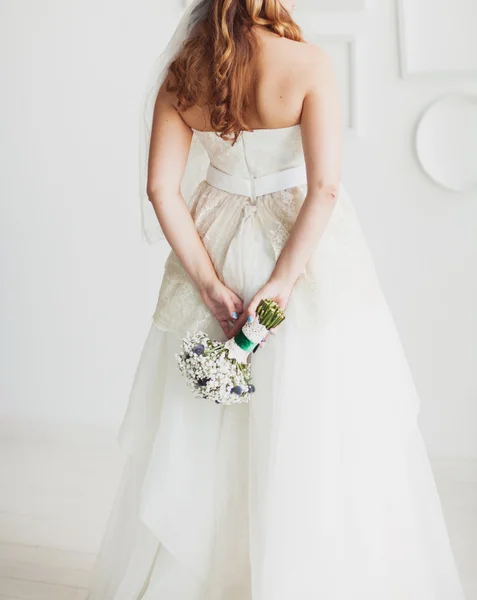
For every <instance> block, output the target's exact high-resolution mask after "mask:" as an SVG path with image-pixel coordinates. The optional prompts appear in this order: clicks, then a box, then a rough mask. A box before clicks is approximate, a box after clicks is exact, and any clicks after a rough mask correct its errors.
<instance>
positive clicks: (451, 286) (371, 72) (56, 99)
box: [0, 0, 477, 458]
mask: <svg viewBox="0 0 477 600" xmlns="http://www.w3.org/2000/svg"><path fill="white" fill-rule="evenodd" d="M375 4H376V6H374V7H373V8H372V9H371V11H369V12H368V13H363V14H358V15H356V16H347V15H341V16H339V17H335V16H333V15H326V16H325V15H317V16H315V17H314V20H315V21H314V27H315V28H316V31H317V32H321V33H350V32H351V33H360V34H362V35H364V36H366V37H367V38H368V51H369V68H368V76H367V78H366V79H365V80H364V81H363V85H362V88H361V90H362V93H363V97H362V101H363V104H364V108H365V112H366V115H367V124H366V128H365V132H364V133H365V135H364V136H362V137H361V138H357V139H350V140H348V141H347V144H346V156H345V168H344V173H343V180H344V182H345V185H346V187H347V189H348V191H349V192H350V193H351V195H352V197H353V198H354V201H355V204H356V207H357V210H358V213H359V215H360V217H361V222H362V226H363V228H364V230H365V232H366V234H367V236H368V239H369V243H370V245H371V248H372V250H373V253H374V256H375V259H376V264H377V267H378V271H379V273H380V276H381V280H382V284H383V287H384V290H385V292H386V294H387V297H388V299H389V303H390V305H391V308H392V310H393V313H394V315H395V318H396V321H397V324H398V327H399V330H400V332H401V335H402V338H403V341H404V345H405V347H406V350H407V353H408V357H409V360H410V363H411V367H412V369H413V372H414V375H415V378H416V382H417V386H418V389H419V391H420V393H421V397H422V410H421V425H422V429H423V433H424V436H425V438H426V441H427V444H428V447H429V449H430V452H431V453H432V454H433V455H435V456H449V457H452V456H455V457H469V458H471V457H474V458H476V457H477V409H476V406H477V403H476V402H475V398H476V395H477V394H476V391H477V390H476V387H477V383H476V381H475V378H474V377H473V372H472V368H473V364H475V363H474V361H475V355H476V341H475V340H476V339H477V315H476V313H475V311H474V310H473V307H474V306H476V305H477V284H476V277H475V273H476V272H477V236H476V235H475V234H476V231H475V229H476V223H477V195H476V194H468V195H452V194H449V193H446V192H444V191H442V190H440V189H438V188H437V187H435V186H433V185H432V183H431V182H429V181H428V180H427V179H426V177H425V176H424V175H423V174H422V173H421V172H420V170H419V167H418V165H417V163H416V160H415V157H414V155H413V146H412V139H413V129H414V126H415V122H416V118H417V116H418V114H419V113H420V112H421V110H422V109H423V108H424V107H425V105H427V104H428V102H429V101H430V100H432V99H433V98H434V97H435V96H436V95H439V94H440V93H442V92H445V91H449V90H452V89H459V90H460V89H468V90H475V91H477V82H476V80H475V79H474V80H473V81H470V80H460V81H458V80H455V81H452V82H449V81H447V80H444V79H442V80H433V81H425V80H417V81H412V82H410V81H406V82H404V81H402V80H400V79H399V76H398V53H397V34H396V16H395V8H394V3H393V2H392V0H380V2H379V5H378V3H377V2H376V3H375ZM178 15H179V0H177V6H176V7H175V8H174V6H173V2H172V1H171V2H165V1H164V0H141V1H140V2H137V3H135V4H134V6H133V5H132V4H131V3H130V2H125V1H124V0H115V1H114V2H113V1H112V0H101V1H99V0H96V1H95V2H94V3H93V1H92V0H86V1H85V0H82V1H81V2H79V1H78V0H70V1H69V2H63V1H61V0H42V1H41V2H38V1H33V0H30V1H27V0H24V1H23V2H21V3H20V2H16V1H14V0H1V2H0V28H1V29H0V50H1V51H0V72H1V77H2V80H1V89H2V90H3V92H2V94H1V95H0V114H1V115H2V126H1V127H2V129H1V131H2V133H1V136H0V158H1V164H2V178H1V183H0V186H1V187H0V193H1V207H0V211H1V213H0V238H1V241H0V243H1V247H0V250H1V255H0V256H1V270H2V299H1V307H0V330H1V332H2V333H1V342H0V343H1V348H0V349H1V356H2V360H1V363H2V366H1V369H2V374H1V383H0V385H1V388H0V401H1V407H0V416H1V415H3V416H5V417H8V418H9V419H11V418H14V419H15V418H26V419H29V420H30V419H33V420H34V419H38V420H40V421H48V422H53V423H54V422H57V423H60V424H61V423H62V424H65V423H70V424H71V423H83V424H85V425H88V424H91V425H94V426H106V427H113V428H114V427H117V426H118V424H119V422H120V420H121V418H122V415H123V412H124V409H125V406H126V403H127V396H128V392H129V388H130V385H131V382H132V377H133V375H134V370H135V366H136V363H137V359H138V356H139V352H140V349H141V346H142V343H143V341H144V338H145V335H146V332H147V329H148V327H149V323H150V317H151V315H152V312H153V309H154V306H155V301H156V298H157V292H158V289H159V285H160V280H161V275H162V265H163V261H164V258H165V256H166V249H165V248H164V247H162V248H160V247H155V248H149V247H147V245H146V244H145V243H144V242H142V241H141V239H140V234H139V220H138V219H139V216H138V201H137V193H136V190H137V185H136V169H137V151H136V150H137V134H136V126H137V117H138V112H139V100H140V96H141V93H142V88H143V84H144V81H145V79H146V76H147V73H148V71H149V68H150V66H151V64H152V61H153V59H154V58H155V56H156V54H157V53H158V51H159V50H160V49H161V47H162V46H163V45H164V44H165V43H166V41H167V38H168V36H169V33H170V31H171V29H172V26H173V23H174V22H175V20H176V19H177V18H178ZM301 16H302V18H306V19H307V20H308V15H306V14H302V15H301ZM298 18H300V15H298ZM366 115H365V116H366Z"/></svg>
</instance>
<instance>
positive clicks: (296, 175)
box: [206, 165, 306, 198]
mask: <svg viewBox="0 0 477 600" xmlns="http://www.w3.org/2000/svg"><path fill="white" fill-rule="evenodd" d="M206 180H207V183H209V184H210V185H211V186H213V187H215V188H218V189H219V190H223V191H224V192H228V193H229V194H236V195H238V196H247V197H249V198H256V197H257V196H263V195H264V194H273V193H274V192H281V191H282V190H287V189H288V188H292V187H295V186H298V185H306V167H305V165H300V166H299V167H293V168H292V169H286V170H285V171H278V172H277V173H271V174H270V175H264V176H263V177H253V178H252V177H251V178H250V179H247V178H245V177H239V176H236V175H228V174H227V173H223V172H222V171H219V170H218V169H216V168H215V167H213V166H212V165H210V166H209V170H208V171H207V178H206Z"/></svg>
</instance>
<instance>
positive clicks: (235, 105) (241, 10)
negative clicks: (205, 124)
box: [167, 0, 303, 142]
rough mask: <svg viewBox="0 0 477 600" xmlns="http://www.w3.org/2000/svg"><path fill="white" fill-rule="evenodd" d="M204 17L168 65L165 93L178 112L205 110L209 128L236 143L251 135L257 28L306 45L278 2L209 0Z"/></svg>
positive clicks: (271, 0)
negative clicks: (243, 135)
mask: <svg viewBox="0 0 477 600" xmlns="http://www.w3.org/2000/svg"><path fill="white" fill-rule="evenodd" d="M204 5H205V6H206V8H207V10H206V11H205V12H206V14H205V15H204V18H202V19H201V20H200V22H199V23H198V24H197V26H196V27H194V29H193V31H192V32H191V34H190V36H189V38H188V40H187V41H186V43H185V44H184V47H183V49H182V51H181V53H180V54H179V56H178V57H177V58H176V59H175V60H174V61H173V62H172V64H171V66H170V74H171V76H170V78H169V82H168V86H167V89H168V91H170V92H173V93H175V95H176V97H177V109H178V110H179V111H180V112H183V111H185V110H187V109H189V108H191V107H193V106H200V107H202V108H205V109H207V111H208V113H209V115H210V125H211V127H212V129H213V130H214V131H216V132H217V133H218V134H219V135H220V136H221V137H223V138H225V139H231V140H233V141H234V142H235V141H236V140H237V138H238V136H239V134H240V132H241V131H243V130H246V131H249V130H250V127H249V126H248V124H247V119H246V115H247V114H248V111H249V109H250V107H251V103H252V92H253V78H254V73H253V69H252V68H251V64H252V62H253V59H254V57H256V56H257V52H258V51H259V38H258V36H257V29H258V28H263V29H266V30H268V31H271V32H273V33H275V34H277V35H279V36H281V37H285V38H288V39H290V40H295V41H300V42H301V41H303V37H302V33H301V30H300V28H299V27H298V25H297V24H296V23H295V22H294V21H293V19H292V17H291V15H290V13H289V12H288V11H287V10H286V9H285V8H284V6H283V5H282V4H281V2H280V0H208V2H207V1H205V2H204Z"/></svg>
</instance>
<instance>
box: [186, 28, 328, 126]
mask: <svg viewBox="0 0 477 600" xmlns="http://www.w3.org/2000/svg"><path fill="white" fill-rule="evenodd" d="M259 36H260V39H261V51H260V53H259V55H258V56H257V58H256V60H255V61H254V64H251V65H250V68H251V69H253V70H254V71H255V77H254V81H255V84H254V90H253V98H254V102H253V104H254V106H253V110H252V112H251V113H250V115H249V116H248V122H249V124H250V127H251V128H252V129H279V128H284V127H290V126H292V125H297V124H298V123H300V122H301V115H302V110H303V102H304V99H305V96H306V93H307V91H308V84H309V81H310V72H311V69H312V68H313V65H314V64H315V65H316V60H314V56H316V52H317V51H320V49H319V48H317V47H316V46H312V45H310V44H306V43H302V42H295V41H292V40H289V39H286V38H281V37H279V36H277V35H274V34H272V33H268V32H264V31H263V30H261V31H260V32H259ZM181 116H182V118H183V119H184V121H185V122H186V123H187V125H189V127H191V128H192V129H196V130H202V131H208V130H210V129H211V126H210V119H209V115H208V114H207V113H206V112H205V111H204V110H203V109H201V108H199V107H194V108H191V109H189V110H187V111H186V112H183V113H181Z"/></svg>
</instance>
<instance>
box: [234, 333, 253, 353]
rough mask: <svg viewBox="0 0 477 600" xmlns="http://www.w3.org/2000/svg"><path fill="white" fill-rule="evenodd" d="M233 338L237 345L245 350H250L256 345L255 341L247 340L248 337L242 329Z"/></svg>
mask: <svg viewBox="0 0 477 600" xmlns="http://www.w3.org/2000/svg"><path fill="white" fill-rule="evenodd" d="M234 340H235V343H236V344H237V346H238V347H239V348H241V349H242V350H244V351H245V352H251V351H252V350H253V349H254V348H255V346H256V345H257V344H256V343H255V342H252V341H251V340H249V339H248V337H247V336H246V335H245V334H244V333H243V331H239V332H238V333H237V335H236V336H235V337H234Z"/></svg>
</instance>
